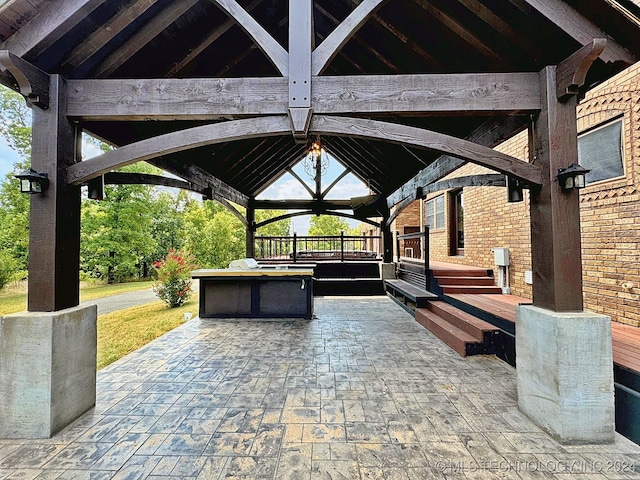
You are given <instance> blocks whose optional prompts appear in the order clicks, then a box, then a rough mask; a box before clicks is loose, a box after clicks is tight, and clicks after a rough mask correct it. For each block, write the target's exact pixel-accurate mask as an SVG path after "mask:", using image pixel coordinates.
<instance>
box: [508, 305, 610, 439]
mask: <svg viewBox="0 0 640 480" xmlns="http://www.w3.org/2000/svg"><path fill="white" fill-rule="evenodd" d="M516 315H517V322H516V373H517V378H518V407H519V408H520V410H521V411H522V412H524V413H525V414H526V415H528V416H529V417H530V418H531V419H532V420H533V421H534V422H535V423H536V424H537V425H538V426H540V427H541V428H543V429H544V430H546V431H547V432H548V433H549V434H551V435H552V436H553V437H555V438H556V439H557V440H558V441H559V442H561V443H564V444H585V443H589V444H598V443H611V442H613V441H614V436H615V412H614V396H613V357H612V348H611V319H610V318H609V317H606V316H604V315H598V314H595V313H589V312H553V311H550V310H545V309H541V308H538V307H534V306H530V305H520V306H518V307H517V311H516Z"/></svg>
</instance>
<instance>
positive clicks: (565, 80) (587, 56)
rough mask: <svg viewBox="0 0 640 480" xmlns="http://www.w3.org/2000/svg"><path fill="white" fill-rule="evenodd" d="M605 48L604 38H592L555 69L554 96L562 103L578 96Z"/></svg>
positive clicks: (605, 41)
mask: <svg viewBox="0 0 640 480" xmlns="http://www.w3.org/2000/svg"><path fill="white" fill-rule="evenodd" d="M606 46H607V39H606V38H594V39H593V41H591V43H588V44H586V45H585V46H584V47H582V48H581V49H580V50H578V51H577V52H575V53H574V54H573V55H571V56H570V57H568V58H567V59H565V60H563V61H562V62H560V63H559V64H558V66H557V67H556V89H557V90H556V96H557V98H558V100H559V101H561V102H564V101H566V100H567V99H568V98H569V97H571V96H573V95H578V93H579V92H580V87H582V86H583V85H584V83H585V80H586V77H587V72H588V71H589V69H590V68H591V65H593V62H595V61H596V60H597V59H598V57H599V56H600V54H601V53H602V52H603V51H604V49H605V47H606Z"/></svg>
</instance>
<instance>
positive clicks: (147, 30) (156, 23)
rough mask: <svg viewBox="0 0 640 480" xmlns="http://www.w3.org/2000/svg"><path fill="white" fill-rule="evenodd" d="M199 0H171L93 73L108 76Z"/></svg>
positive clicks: (98, 75)
mask: <svg viewBox="0 0 640 480" xmlns="http://www.w3.org/2000/svg"><path fill="white" fill-rule="evenodd" d="M198 1H199V0H180V1H179V2H171V3H170V4H169V5H168V6H167V7H166V8H165V9H164V10H163V11H162V12H161V13H159V14H158V15H156V16H155V17H154V18H153V19H152V20H151V21H150V22H149V23H147V24H146V25H144V26H143V27H141V28H140V29H139V30H138V31H137V32H136V33H134V34H133V36H132V37H131V38H129V40H127V41H126V42H125V43H124V44H123V45H122V46H120V48H118V49H117V50H114V52H113V53H111V54H110V55H109V56H108V57H107V58H106V59H105V60H104V61H103V62H102V63H101V64H100V65H98V66H97V67H96V68H95V69H94V70H93V72H92V75H94V76H96V77H98V78H101V77H108V76H109V75H111V74H112V73H113V72H115V71H116V70H117V69H118V68H120V67H121V66H122V65H124V63H125V62H126V61H127V60H129V59H130V58H131V57H133V56H134V55H135V54H136V53H138V52H139V51H140V50H142V48H143V47H144V46H145V45H147V44H148V43H149V42H151V40H153V39H154V38H156V37H157V36H158V35H160V33H162V31H164V30H165V29H166V28H167V27H168V26H169V25H171V24H172V23H173V22H175V21H176V20H177V19H178V18H180V17H181V16H182V15H184V14H185V13H186V12H188V11H189V10H190V9H191V7H193V6H194V5H195V4H197V3H198Z"/></svg>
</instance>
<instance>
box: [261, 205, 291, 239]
mask: <svg viewBox="0 0 640 480" xmlns="http://www.w3.org/2000/svg"><path fill="white" fill-rule="evenodd" d="M286 213H287V212H286V210H258V211H256V223H260V222H264V221H265V220H269V219H270V218H275V217H279V216H281V215H284V214H286ZM256 233H257V234H258V235H263V236H265V237H286V236H288V235H291V219H288V218H287V219H286V220H278V221H277V222H273V223H269V224H267V225H265V226H264V227H261V228H260V229H259V230H258V231H257V232H256Z"/></svg>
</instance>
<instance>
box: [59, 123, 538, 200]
mask: <svg viewBox="0 0 640 480" xmlns="http://www.w3.org/2000/svg"><path fill="white" fill-rule="evenodd" d="M310 131H311V133H313V134H321V135H335V136H346V137H356V138H367V139H373V140H379V141H387V142H392V143H398V144H401V145H407V146H413V147H419V148H425V149H427V150H432V151H437V152H443V153H446V154H449V155H451V156H453V157H457V158H461V159H463V160H466V161H469V162H472V163H476V164H478V165H482V166H485V167H487V168H490V169H492V170H496V171H499V172H501V173H504V174H505V175H509V176H512V177H514V178H517V179H519V180H521V181H522V182H523V183H525V184H527V185H530V186H539V185H541V184H542V183H543V180H542V172H541V169H540V167H539V166H537V165H533V164H530V163H526V162H523V161H520V160H518V159H517V158H514V157H511V156H509V155H505V154H503V153H500V152H497V151H495V150H492V149H490V148H488V147H483V146H481V145H477V144H474V143H472V142H469V141H467V140H462V139H459V138H455V137H452V136H450V135H445V134H442V133H437V132H432V131H430V130H424V129H420V128H416V127H409V126H406V125H400V124H395V123H387V122H381V121H376V120H368V119H362V118H351V117H331V116H326V115H318V116H315V117H314V118H313V120H312V123H311V129H310ZM289 132H290V125H289V119H288V117H287V116H285V115H282V116H268V117H258V118H250V119H244V120H233V121H228V122H221V123H216V124H213V125H203V126H199V127H194V128H189V129H186V130H181V131H178V132H172V133H167V134H165V135H160V136H157V137H153V138H149V139H146V140H142V141H140V142H137V143H132V144H129V145H125V146H124V147H120V148H118V149H117V150H112V151H110V152H107V153H104V154H102V155H100V156H98V157H94V158H92V159H89V160H85V161H83V162H79V163H76V164H74V165H72V166H70V167H69V168H68V169H67V183H68V184H73V185H79V184H81V183H84V182H86V181H88V180H91V179H92V178H95V177H97V176H99V175H102V174H103V173H106V172H108V171H111V170H115V169H117V168H120V167H123V166H125V165H130V164H132V163H136V162H139V161H144V160H150V159H153V158H156V157H159V156H162V155H168V154H171V153H175V152H181V151H185V150H189V149H192V148H198V147H201V146H204V145H212V144H217V143H222V142H231V141H235V140H244V139H247V138H257V137H267V136H277V135H286V134H288V133H289ZM229 188H231V187H229ZM238 193H239V192H238Z"/></svg>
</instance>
